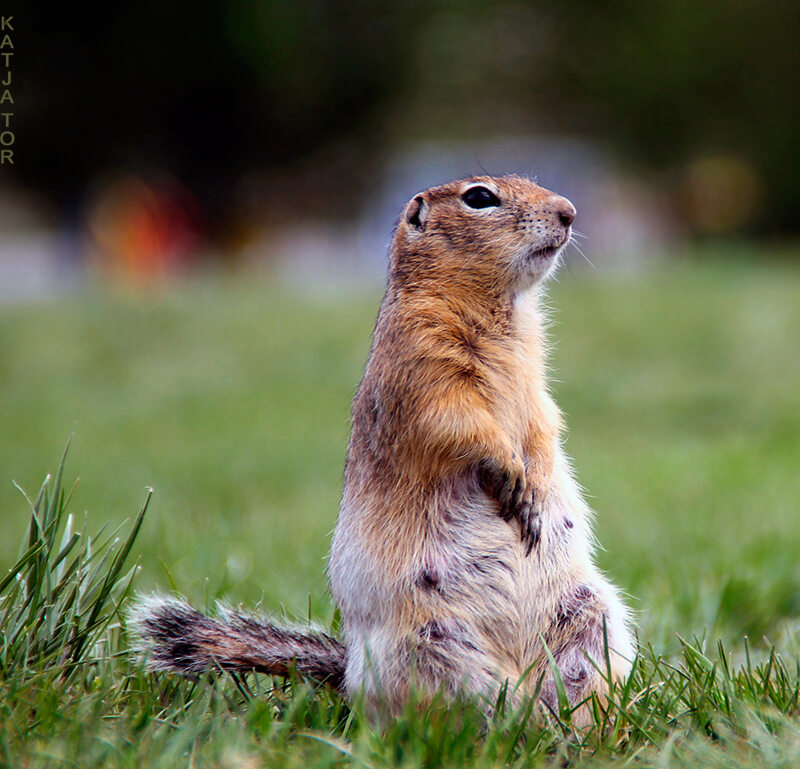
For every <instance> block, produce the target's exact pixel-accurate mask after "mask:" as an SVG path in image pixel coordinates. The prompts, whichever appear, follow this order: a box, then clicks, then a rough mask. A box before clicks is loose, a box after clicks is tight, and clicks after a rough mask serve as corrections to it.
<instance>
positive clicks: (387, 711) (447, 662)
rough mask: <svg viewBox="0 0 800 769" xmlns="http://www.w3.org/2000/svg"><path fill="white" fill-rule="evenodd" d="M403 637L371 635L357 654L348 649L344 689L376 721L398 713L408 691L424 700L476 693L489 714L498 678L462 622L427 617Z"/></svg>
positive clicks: (415, 697)
mask: <svg viewBox="0 0 800 769" xmlns="http://www.w3.org/2000/svg"><path fill="white" fill-rule="evenodd" d="M401 638H402V640H398V639H397V636H392V637H391V639H389V638H386V639H385V640H382V639H381V638H380V637H378V636H373V637H372V638H371V639H369V641H368V642H366V643H365V644H364V645H363V646H362V652H361V653H355V654H354V653H352V651H351V650H352V647H350V648H349V649H348V652H349V653H350V656H349V659H348V673H347V677H346V686H347V689H348V692H349V694H350V695H351V696H359V695H360V696H361V697H363V698H364V701H365V704H366V707H367V710H368V712H369V713H370V714H371V715H372V716H373V717H374V718H375V719H376V720H377V721H378V722H384V721H385V720H387V719H388V718H391V717H392V716H396V715H397V714H398V713H400V712H401V711H402V710H403V707H404V706H405V704H406V702H407V701H408V700H409V698H410V697H411V696H412V692H413V694H414V699H416V700H417V701H418V702H420V703H422V704H424V703H426V702H429V701H430V699H431V698H432V697H433V696H434V695H435V694H436V693H439V692H441V693H442V694H444V696H445V697H447V698H448V699H455V698H457V697H459V696H476V697H478V698H482V699H483V700H484V701H485V703H486V710H487V712H491V710H492V708H493V706H494V704H495V700H496V697H497V694H498V692H499V690H500V686H501V683H502V681H501V680H500V677H499V676H498V675H497V673H496V670H495V668H496V667H497V665H496V663H495V661H494V660H493V658H492V657H491V656H490V655H489V654H488V653H486V651H484V650H482V649H481V648H480V647H479V645H478V643H477V642H476V638H475V633H474V631H470V629H469V628H468V626H467V625H466V624H465V623H463V622H461V621H459V620H455V619H451V618H442V619H436V620H430V621H429V622H426V623H425V624H423V625H422V626H421V627H419V628H418V629H417V631H416V632H414V633H411V634H407V635H406V636H405V637H401Z"/></svg>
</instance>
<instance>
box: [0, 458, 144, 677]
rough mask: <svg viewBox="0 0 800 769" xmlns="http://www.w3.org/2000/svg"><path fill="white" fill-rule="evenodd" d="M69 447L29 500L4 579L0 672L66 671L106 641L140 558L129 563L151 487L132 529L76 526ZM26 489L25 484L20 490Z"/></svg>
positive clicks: (0, 590) (0, 603)
mask: <svg viewBox="0 0 800 769" xmlns="http://www.w3.org/2000/svg"><path fill="white" fill-rule="evenodd" d="M68 448H69V442H68V443H67V448H66V449H65V450H64V454H63V455H62V457H61V461H60V463H59V465H58V468H57V470H56V472H55V475H54V476H52V477H51V476H49V475H48V476H47V478H46V479H45V481H44V483H43V484H42V486H41V488H40V489H39V493H38V494H37V495H36V498H35V499H34V500H33V501H31V499H30V498H29V497H28V496H27V495H25V498H26V499H27V500H28V503H29V505H30V513H31V517H30V524H29V526H28V531H27V534H26V536H25V537H24V539H23V541H22V543H21V545H20V550H19V557H18V558H17V561H16V562H15V563H14V564H13V565H12V566H11V568H10V569H9V571H8V573H7V574H5V575H4V576H3V577H2V579H0V674H2V675H3V676H4V677H6V678H10V677H11V676H12V675H14V674H20V673H24V672H26V671H27V672H35V671H41V670H43V669H45V668H52V667H58V668H62V669H63V672H64V673H65V674H69V673H70V672H71V671H72V670H73V669H74V668H75V667H76V666H78V665H80V664H81V663H82V662H85V661H86V660H87V659H89V658H91V656H92V655H97V654H105V655H107V654H109V653H110V650H109V649H108V648H105V649H101V648H100V647H101V646H102V640H103V636H104V631H105V630H106V629H107V628H108V626H109V624H110V623H111V622H112V621H113V620H115V619H116V618H118V617H119V611H120V606H121V604H122V601H123V600H124V598H125V596H126V595H127V594H128V592H129V590H130V587H131V583H132V581H133V577H134V575H135V573H136V568H137V567H135V566H133V567H131V568H128V569H127V571H126V570H125V566H126V562H127V560H128V556H129V555H130V551H131V547H132V546H133V542H134V540H135V539H136V536H137V534H138V533H139V529H140V528H141V525H142V521H143V519H144V515H145V513H146V511H147V506H148V503H149V501H150V496H151V493H152V490H150V489H148V491H147V494H146V496H145V500H144V504H143V505H142V507H141V509H140V511H139V514H138V515H137V517H136V519H135V521H134V523H133V526H132V527H131V529H130V531H129V532H128V534H127V536H125V537H124V539H123V537H122V534H121V528H122V527H120V528H118V529H116V530H115V531H113V532H111V533H106V531H105V527H101V529H100V530H99V531H98V532H97V533H96V534H95V535H94V536H92V535H89V534H87V533H85V532H75V531H73V529H74V518H73V515H72V514H71V513H68V512H67V507H68V503H69V499H70V497H71V493H70V494H65V492H64V486H63V477H64V463H65V461H66V456H67V449H68ZM23 494H24V492H23Z"/></svg>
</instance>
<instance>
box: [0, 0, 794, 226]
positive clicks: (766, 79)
mask: <svg viewBox="0 0 800 769" xmlns="http://www.w3.org/2000/svg"><path fill="white" fill-rule="evenodd" d="M33 11H34V9H33V8H26V9H25V10H23V11H22V12H20V13H19V14H18V16H17V17H16V25H15V29H16V31H15V37H14V41H15V47H16V57H15V65H14V70H15V71H14V77H15V82H16V83H17V87H16V89H15V101H16V105H15V107H16V113H17V114H16V117H15V121H16V123H15V125H16V129H17V130H16V134H17V145H16V150H17V152H16V158H17V163H16V165H15V166H14V167H13V169H9V170H10V171H11V172H12V173H13V174H15V175H16V176H17V178H18V179H19V180H21V181H22V182H24V183H26V184H29V185H31V186H34V187H36V188H38V189H41V190H44V191H46V192H47V193H48V194H50V195H51V196H52V197H53V198H54V199H55V200H57V201H61V202H63V203H67V204H71V203H72V202H74V201H75V200H76V198H79V197H80V196H81V195H82V194H83V192H84V190H85V189H86V187H87V185H88V184H90V183H91V181H92V180H93V179H95V178H96V177H97V175H98V174H102V173H104V172H105V171H108V170H113V169H115V168H119V167H130V168H133V169H134V170H137V171H141V170H146V169H148V168H155V169H164V170H166V171H168V172H170V173H172V174H174V175H175V176H176V177H178V178H179V179H181V180H182V181H183V182H184V183H185V184H186V185H187V186H188V187H189V188H190V189H191V190H192V191H193V192H194V194H195V195H196V196H197V198H198V199H199V201H200V203H201V205H202V206H203V208H204V209H205V211H206V213H207V218H208V220H209V221H210V222H214V223H220V224H222V225H225V223H226V222H229V221H230V220H231V219H232V218H234V213H235V212H236V211H237V210H238V208H239V207H240V206H241V205H242V199H241V196H237V195H235V194H234V191H235V190H237V189H238V188H241V186H242V180H243V179H245V180H246V179H248V178H251V179H260V180H264V179H266V180H272V183H267V184H265V183H263V181H261V182H259V183H257V184H255V186H254V187H253V190H252V193H251V194H252V195H254V196H255V197H257V198H258V199H259V200H260V201H262V202H263V207H264V210H266V211H273V212H275V213H276V215H286V214H287V213H289V212H291V210H292V209H293V208H296V199H297V196H302V199H303V201H304V204H305V205H307V206H308V208H309V210H313V209H314V208H316V209H317V210H318V211H324V212H325V213H327V214H328V215H334V216H335V215H339V216H341V215H345V214H346V213H347V212H348V211H350V210H351V207H352V206H353V205H358V202H359V200H360V199H361V194H362V192H363V185H364V184H365V183H366V181H367V180H368V179H369V172H370V169H371V168H372V164H373V163H374V162H375V161H376V160H377V159H379V158H380V157H381V154H382V153H383V152H384V151H385V150H386V149H387V147H389V145H391V144H392V143H396V142H398V141H407V140H409V139H415V138H417V139H420V138H428V137H431V136H439V137H459V136H460V137H468V138H473V137H476V136H480V137H481V138H485V137H486V136H490V135H493V134H498V135H499V134H504V133H505V134H507V133H510V132H515V133H519V132H521V133H529V132H534V131H542V130H547V131H569V132H572V133H579V134H585V135H589V136H591V137H593V138H595V139H600V140H602V141H604V142H605V143H606V144H607V145H608V146H609V147H612V148H614V150H615V151H616V153H617V154H618V156H619V157H621V158H623V159H629V160H632V161H634V162H642V163H644V164H646V165H648V166H650V167H651V168H653V169H655V170H658V171H662V172H663V171H667V172H669V174H667V176H668V177H669V176H670V174H671V175H672V176H673V177H674V178H676V179H679V178H680V176H681V174H682V173H683V169H689V168H692V169H694V171H692V173H695V172H696V170H697V168H704V167H705V166H703V165H702V163H701V164H700V165H699V166H698V165H697V162H696V161H698V160H702V159H703V158H704V157H705V156H708V155H714V156H718V155H722V156H727V155H730V156H732V157H734V158H735V162H736V163H738V164H739V165H740V166H742V167H745V168H746V173H744V174H741V173H740V174H738V175H736V174H734V175H730V174H728V176H727V177H726V176H724V175H722V176H718V177H715V178H719V179H725V178H736V179H747V178H752V179H754V180H757V182H758V183H760V184H761V185H762V186H763V190H764V197H763V201H762V203H761V208H760V214H759V215H757V216H756V218H755V219H753V220H752V229H753V231H760V232H765V231H782V232H787V231H791V232H795V233H797V232H798V231H800V174H798V173H797V172H796V171H797V158H798V157H799V156H800V131H799V130H798V127H800V88H798V85H797V84H798V82H799V81H800V53H799V52H798V51H799V50H800V47H799V46H798V44H797V41H798V40H800V5H798V3H797V2H796V0H770V2H763V1H762V0H716V2H697V1H696V0H695V1H694V2H690V1H689V0H659V2H658V3H646V2H637V1H636V0H606V2H597V1H596V0H549V1H548V2H547V3H544V2H502V3H496V2H489V0H463V2H451V3H423V2H421V0H409V2H405V3H403V4H402V5H400V4H385V3H370V2H366V1H364V0H361V1H357V0H347V1H345V0H341V1H340V2H333V1H332V0H300V1H298V2H281V1H279V0H229V1H228V2H225V1H224V0H196V1H195V2H192V3H189V2H188V1H187V0H173V2H170V3H163V2H161V3H156V2H153V0H141V2H139V3H136V4H122V3H119V4H108V3H103V4H101V3H86V4H77V5H76V4H69V5H65V4H49V5H48V6H47V7H46V9H43V8H39V9H38V11H37V12H36V13H34V12H33ZM748 174H749V176H748ZM244 186H245V187H247V185H246V184H245V185H244ZM697 189H703V190H706V189H710V190H713V189H714V188H713V185H711V186H709V185H708V184H705V185H703V184H701V185H700V186H699V187H697ZM697 197H698V196H697V195H696V194H694V193H693V194H692V195H688V196H687V197H686V199H687V200H693V201H695V200H696V199H697ZM754 200H755V198H754ZM696 204H697V203H696V202H695V203H693V205H696ZM700 204H702V196H701V197H700ZM748 210H749V209H748ZM689 221H690V222H691V218H689Z"/></svg>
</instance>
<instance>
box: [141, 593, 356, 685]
mask: <svg viewBox="0 0 800 769" xmlns="http://www.w3.org/2000/svg"><path fill="white" fill-rule="evenodd" d="M129 627H130V629H131V630H132V632H133V634H134V637H135V639H136V646H137V647H138V650H139V652H140V653H141V654H142V656H143V657H144V659H145V662H146V664H147V666H148V667H149V668H150V669H151V670H164V671H169V672H172V673H183V674H192V673H195V674H196V673H201V672H203V671H205V670H209V669H211V668H214V667H218V668H222V669H224V670H230V671H238V672H250V671H254V670H255V671H257V672H259V673H268V674H271V675H279V676H288V675H290V674H291V672H292V670H295V671H297V672H298V673H300V674H301V675H303V676H306V677H308V678H311V679H313V680H315V681H324V682H325V683H328V684H330V685H331V686H333V687H334V688H336V689H339V690H342V689H343V685H344V671H345V665H346V661H347V653H346V649H345V647H344V645H343V644H342V643H341V642H339V641H337V640H336V639H335V638H333V637H332V636H330V635H328V634H327V633H324V632H323V631H321V630H310V629H309V630H307V629H300V628H290V627H281V626H279V625H275V624H273V623H272V622H269V621H267V620H264V619H259V618H257V617H253V616H250V615H247V614H240V613H239V612H234V611H231V610H230V609H224V608H220V611H219V617H216V618H215V617H207V616H206V615H205V614H201V613H200V612H199V611H196V610H195V609H193V608H192V607H191V606H189V605H188V604H187V603H184V602H183V601H179V600H177V599H174V598H163V597H160V596H151V597H149V598H139V599H138V600H137V602H136V603H135V605H134V607H133V609H132V610H131V611H130V613H129Z"/></svg>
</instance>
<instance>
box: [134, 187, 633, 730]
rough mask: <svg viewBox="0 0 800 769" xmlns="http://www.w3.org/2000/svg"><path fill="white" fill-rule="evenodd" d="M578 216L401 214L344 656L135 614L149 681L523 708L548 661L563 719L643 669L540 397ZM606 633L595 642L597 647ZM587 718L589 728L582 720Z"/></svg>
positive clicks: (349, 483)
mask: <svg viewBox="0 0 800 769" xmlns="http://www.w3.org/2000/svg"><path fill="white" fill-rule="evenodd" d="M574 218H575V208H574V207H573V205H572V204H571V203H570V202H569V201H568V200H566V199H565V198H563V197H560V196H558V195H555V194H554V193H552V192H549V191H548V190H545V189H543V188H541V187H539V186H537V185H536V184H534V183H533V182H531V181H529V180H528V179H524V178H521V177H518V176H504V177H489V176H481V177H474V178H471V179H467V180H463V181H456V182H451V183H450V184H445V185H442V186H440V187H433V188H431V189H429V190H426V191H425V192H422V193H420V194H418V195H416V196H415V197H414V198H413V199H412V200H411V201H410V202H409V203H408V205H407V206H406V208H405V211H404V212H403V215H402V218H401V219H400V222H399V224H398V226H397V229H396V231H395V235H394V240H393V243H392V247H391V251H390V258H389V280H388V285H387V289H386V294H385V296H384V299H383V303H382V305H381V308H380V312H379V314H378V319H377V323H376V325H375V332H374V336H373V340H372V349H371V352H370V355H369V360H368V362H367V366H366V371H365V374H364V378H363V380H362V382H361V385H360V387H359V389H358V392H357V394H356V397H355V400H354V403H353V412H352V424H353V431H352V436H351V439H350V446H349V448H348V452H347V460H346V465H345V474H344V489H343V493H342V503H341V508H340V511H339V519H338V522H337V525H336V531H335V533H334V536H333V543H332V546H331V555H330V562H329V566H328V571H329V576H330V583H331V589H332V593H333V597H334V600H335V601H336V603H337V604H338V606H339V608H340V610H341V616H342V625H343V631H344V640H343V642H341V641H338V640H336V639H334V638H333V637H331V636H329V635H327V634H326V633H324V632H322V631H313V630H312V631H309V630H308V629H299V628H285V627H281V626H279V625H276V624H273V623H272V622H270V621H267V620H262V619H257V618H255V617H252V616H249V615H245V614H239V613H236V612H231V611H225V610H223V611H222V613H221V615H220V617H219V618H209V617H206V616H204V615H202V614H200V613H199V612H197V611H195V610H194V609H192V608H191V607H189V606H187V605H186V604H184V603H182V602H180V601H177V600H174V599H165V598H159V597H153V598H148V599H143V600H141V601H140V602H139V604H138V605H137V606H136V607H135V609H134V610H133V612H132V614H131V617H132V625H133V627H134V630H135V631H136V633H137V635H138V637H139V639H140V646H141V649H142V651H143V652H144V653H145V655H146V659H147V661H148V664H149V666H150V667H151V668H153V669H156V670H169V671H176V672H184V673H193V672H198V671H201V670H204V669H206V668H208V667H211V666H213V665H215V664H216V665H218V666H219V667H222V668H224V669H228V670H242V671H245V670H258V671H262V672H266V673H272V674H278V675H285V674H287V673H288V672H289V671H291V670H292V669H296V670H297V671H298V672H299V673H302V674H304V675H308V676H309V677H312V678H314V679H317V680H327V681H329V682H330V683H331V684H332V685H333V686H336V687H337V688H339V689H340V690H342V691H343V692H345V693H346V694H347V695H349V696H351V697H356V696H358V695H363V696H364V698H365V701H366V702H367V705H368V707H369V708H370V710H371V711H372V712H373V713H375V714H376V715H379V714H381V713H397V712H398V711H399V710H400V709H401V708H402V706H403V704H404V703H405V701H406V700H407V698H408V695H409V690H410V688H411V687H412V686H413V687H414V688H416V689H417V690H418V691H422V692H423V693H433V692H435V691H437V690H444V691H445V692H446V693H447V694H448V695H450V696H457V695H459V694H477V695H479V696H484V697H486V698H487V700H488V701H489V702H491V701H492V700H493V698H494V697H496V696H497V693H498V691H499V689H500V687H501V686H502V684H503V683H504V682H505V681H509V682H510V684H511V686H510V687H509V691H510V690H511V689H512V688H514V687H515V686H516V684H517V682H518V681H519V680H520V679H521V678H522V679H523V681H522V684H521V685H520V686H519V688H518V689H517V696H519V695H524V693H526V692H528V693H530V692H532V691H534V689H535V688H536V687H537V685H538V684H539V683H540V681H541V690H540V697H541V699H542V700H544V701H545V702H546V703H547V704H548V705H550V706H551V707H554V708H555V707H557V697H556V688H555V683H554V680H553V676H552V674H551V665H550V663H549V662H548V659H547V656H546V654H545V649H544V645H543V643H542V641H543V640H544V642H545V643H546V644H547V648H548V649H549V651H550V653H551V654H552V656H553V658H554V660H555V662H556V664H557V665H558V668H559V671H560V673H561V677H562V679H563V682H564V685H565V688H566V691H567V694H568V697H569V700H570V703H571V704H572V705H573V706H575V705H577V704H579V703H580V702H581V701H582V700H584V699H585V698H586V697H588V696H589V695H590V694H592V693H597V694H599V695H602V694H603V692H604V691H605V690H606V689H607V683H606V681H605V680H604V675H603V674H601V673H600V672H599V671H600V670H603V671H604V670H605V669H606V660H605V648H604V635H605V637H607V639H608V647H609V658H610V662H611V674H612V677H615V678H618V677H622V676H625V675H626V674H627V672H628V670H629V668H630V661H631V660H632V658H633V654H634V651H633V642H632V639H631V634H630V631H629V627H628V613H627V610H626V608H625V607H624V605H623V604H622V602H621V601H620V599H619V596H618V594H617V591H616V589H615V588H614V587H613V586H612V585H611V584H610V583H609V582H608V581H607V580H606V579H605V578H604V577H603V576H602V575H601V574H600V573H599V571H598V570H597V568H596V567H595V565H594V563H593V562H592V549H593V540H592V536H591V532H590V523H591V513H590V511H589V509H588V507H587V506H586V503H585V502H584V500H583V498H582V496H581V493H580V489H579V487H578V484H577V483H576V481H575V480H574V478H573V476H572V473H571V470H570V466H569V461H568V459H567V457H566V455H565V454H564V451H563V449H562V447H561V440H560V434H561V431H562V422H561V416H560V414H559V411H558V408H557V407H556V405H555V403H554V402H553V400H552V399H551V397H550V395H549V394H548V392H547V386H546V381H545V353H546V347H545V340H544V331H543V326H544V321H543V315H542V310H541V308H540V306H539V302H540V295H541V288H540V286H541V283H542V281H543V280H544V279H545V278H546V277H547V276H548V275H550V274H551V273H552V272H553V270H554V269H555V267H556V264H557V262H558V259H559V254H560V253H561V251H562V250H563V248H564V246H565V245H566V244H567V242H568V241H569V239H570V236H571V229H570V228H571V224H572V221H573V219H574ZM604 628H605V629H604ZM577 716H578V718H579V719H583V720H585V719H587V718H588V711H587V709H586V708H584V709H582V714H581V713H578V714H577Z"/></svg>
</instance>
